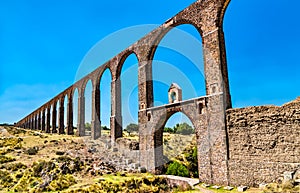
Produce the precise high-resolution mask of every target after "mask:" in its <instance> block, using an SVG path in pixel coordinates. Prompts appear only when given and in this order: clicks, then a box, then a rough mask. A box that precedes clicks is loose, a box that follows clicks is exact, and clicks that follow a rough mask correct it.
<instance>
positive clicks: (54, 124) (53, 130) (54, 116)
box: [52, 102, 57, 133]
mask: <svg viewBox="0 0 300 193" xmlns="http://www.w3.org/2000/svg"><path fill="white" fill-rule="evenodd" d="M56 113H57V111H56V102H55V103H54V104H53V109H52V133H57V129H56V117H57V114H56Z"/></svg>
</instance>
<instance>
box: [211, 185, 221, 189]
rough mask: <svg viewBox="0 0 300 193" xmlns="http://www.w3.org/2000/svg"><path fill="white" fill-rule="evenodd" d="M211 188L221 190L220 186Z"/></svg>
mask: <svg viewBox="0 0 300 193" xmlns="http://www.w3.org/2000/svg"><path fill="white" fill-rule="evenodd" d="M212 188H213V189H220V188H221V186H217V185H215V186H213V187H212Z"/></svg>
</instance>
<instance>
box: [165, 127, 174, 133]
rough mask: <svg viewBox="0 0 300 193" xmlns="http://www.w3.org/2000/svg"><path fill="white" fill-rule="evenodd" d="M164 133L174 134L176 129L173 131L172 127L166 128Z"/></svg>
mask: <svg viewBox="0 0 300 193" xmlns="http://www.w3.org/2000/svg"><path fill="white" fill-rule="evenodd" d="M164 132H166V133H174V129H172V128H171V127H165V128H164Z"/></svg>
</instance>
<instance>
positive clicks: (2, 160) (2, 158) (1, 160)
mask: <svg viewBox="0 0 300 193" xmlns="http://www.w3.org/2000/svg"><path fill="white" fill-rule="evenodd" d="M13 161H16V159H15V158H12V157H8V156H5V155H0V164H4V163H8V162H13Z"/></svg>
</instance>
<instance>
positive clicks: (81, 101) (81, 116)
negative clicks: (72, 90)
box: [77, 90, 85, 136]
mask: <svg viewBox="0 0 300 193" xmlns="http://www.w3.org/2000/svg"><path fill="white" fill-rule="evenodd" d="M77 117H78V118H77V135H78V136H85V125H84V121H85V97H84V92H83V90H78V116H77Z"/></svg>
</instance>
